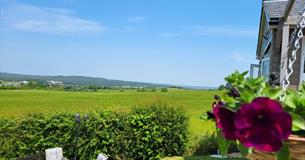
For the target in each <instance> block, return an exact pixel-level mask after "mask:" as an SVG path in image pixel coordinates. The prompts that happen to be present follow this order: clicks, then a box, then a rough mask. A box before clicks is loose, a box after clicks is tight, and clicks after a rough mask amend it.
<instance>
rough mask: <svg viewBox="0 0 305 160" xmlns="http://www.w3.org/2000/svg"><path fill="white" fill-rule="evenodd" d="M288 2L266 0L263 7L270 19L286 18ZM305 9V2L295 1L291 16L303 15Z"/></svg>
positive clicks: (285, 0)
mask: <svg viewBox="0 0 305 160" xmlns="http://www.w3.org/2000/svg"><path fill="white" fill-rule="evenodd" d="M287 2H288V0H264V2H263V7H264V9H265V12H266V14H267V16H268V17H269V18H270V19H273V18H281V17H283V16H284V12H285V9H286V5H287ZM304 7H305V0H295V3H294V5H293V7H292V9H291V12H290V16H297V15H301V14H302V12H303V10H304Z"/></svg>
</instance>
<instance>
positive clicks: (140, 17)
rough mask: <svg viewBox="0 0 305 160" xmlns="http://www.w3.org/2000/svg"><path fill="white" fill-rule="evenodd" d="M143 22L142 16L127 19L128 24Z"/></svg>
mask: <svg viewBox="0 0 305 160" xmlns="http://www.w3.org/2000/svg"><path fill="white" fill-rule="evenodd" d="M143 20H144V17H143V16H133V17H128V18H127V22H130V23H135V22H141V21H143Z"/></svg>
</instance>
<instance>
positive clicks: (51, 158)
mask: <svg viewBox="0 0 305 160" xmlns="http://www.w3.org/2000/svg"><path fill="white" fill-rule="evenodd" d="M46 160H64V156H63V153H62V148H50V149H46Z"/></svg>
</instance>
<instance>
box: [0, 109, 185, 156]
mask: <svg viewBox="0 0 305 160" xmlns="http://www.w3.org/2000/svg"><path fill="white" fill-rule="evenodd" d="M187 125H188V118H187V116H186V115H185V114H184V113H183V112H181V111H179V110H177V109H175V108H172V107H169V106H162V105H159V104H156V105H152V106H150V107H147V108H137V109H135V110H134V111H132V112H130V113H129V114H126V113H115V112H110V111H98V112H88V113H85V114H82V116H81V123H80V126H79V140H78V143H77V144H76V143H75V133H76V132H75V131H76V128H77V126H76V122H75V115H74V114H73V113H58V114H48V115H42V114H34V115H29V116H28V117H26V118H23V119H18V120H13V119H10V120H8V119H3V118H2V119H0V157H1V158H16V157H25V156H27V155H30V154H35V153H37V152H39V151H44V150H45V149H47V148H53V147H62V148H63V151H64V155H65V157H67V158H72V157H73V153H74V149H75V146H77V147H76V150H77V155H78V159H95V158H96V157H97V155H98V154H99V153H105V154H107V155H108V156H110V157H111V158H112V159H159V158H161V157H165V156H172V155H182V154H183V153H184V151H185V146H186V143H187V136H188V133H187Z"/></svg>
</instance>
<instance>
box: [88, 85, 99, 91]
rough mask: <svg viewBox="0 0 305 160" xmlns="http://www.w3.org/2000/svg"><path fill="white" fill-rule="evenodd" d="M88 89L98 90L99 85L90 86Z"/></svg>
mask: <svg viewBox="0 0 305 160" xmlns="http://www.w3.org/2000/svg"><path fill="white" fill-rule="evenodd" d="M88 89H89V90H91V91H93V92H96V91H97V90H98V87H97V86H89V87H88Z"/></svg>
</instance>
